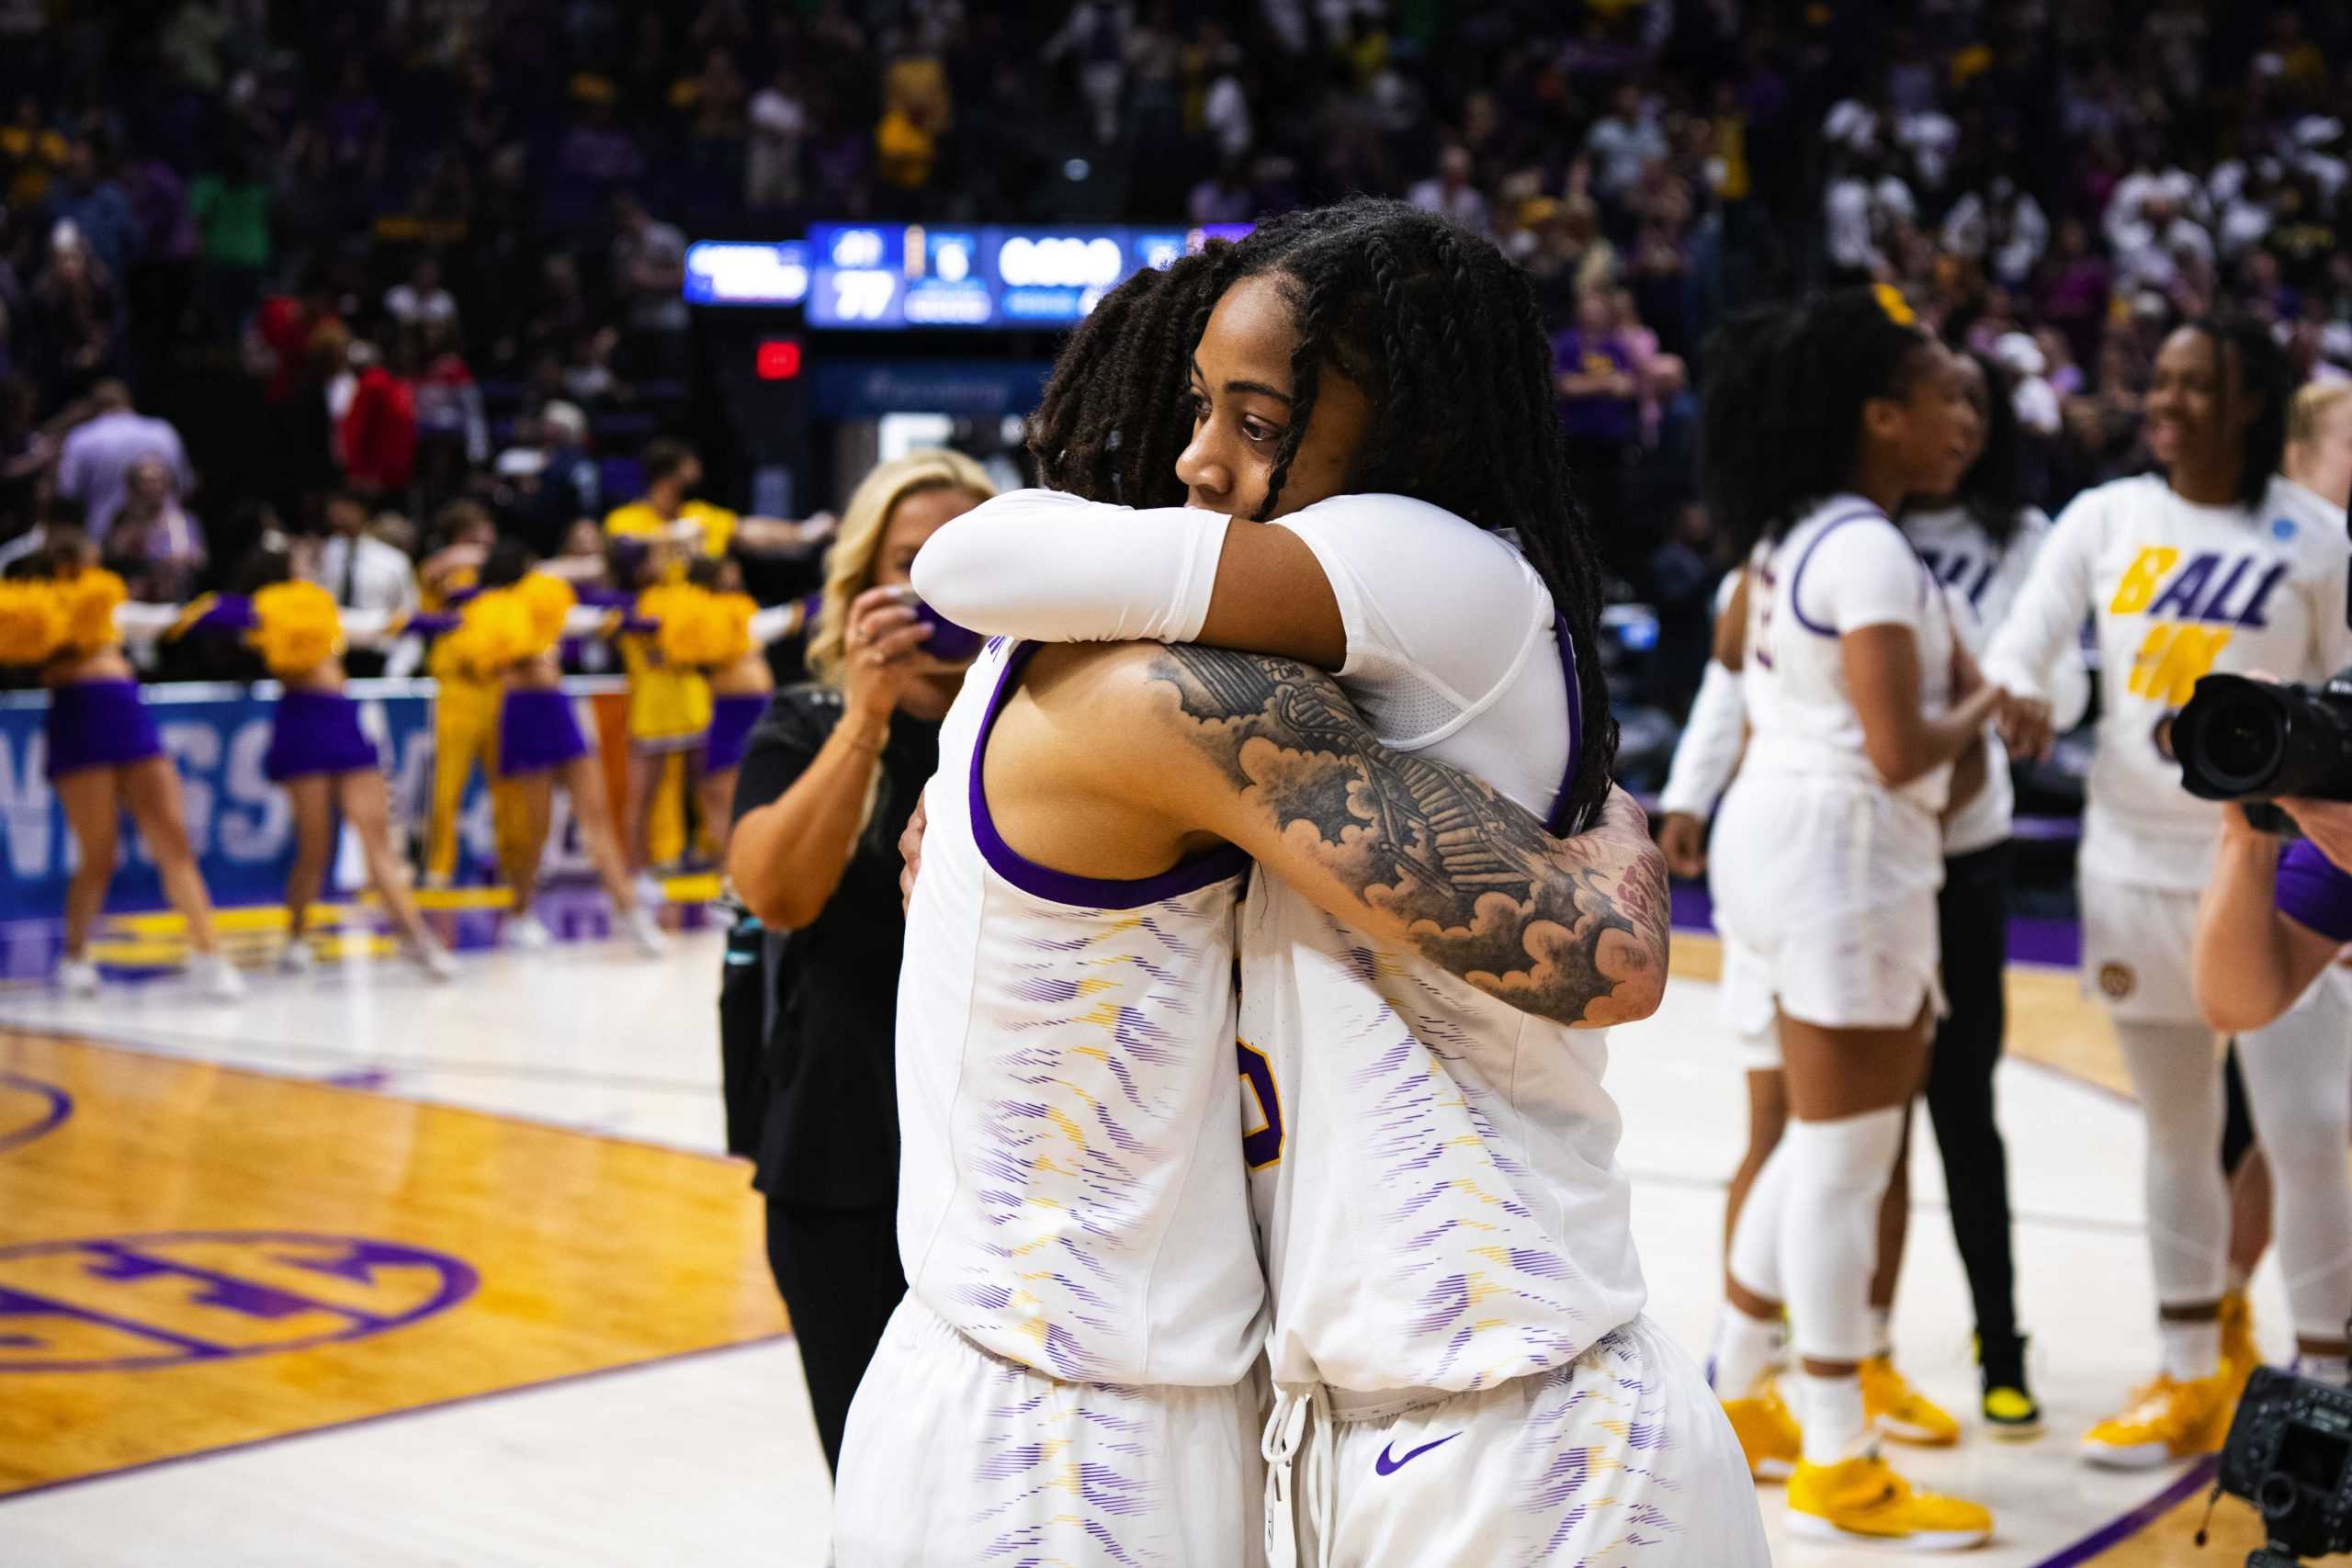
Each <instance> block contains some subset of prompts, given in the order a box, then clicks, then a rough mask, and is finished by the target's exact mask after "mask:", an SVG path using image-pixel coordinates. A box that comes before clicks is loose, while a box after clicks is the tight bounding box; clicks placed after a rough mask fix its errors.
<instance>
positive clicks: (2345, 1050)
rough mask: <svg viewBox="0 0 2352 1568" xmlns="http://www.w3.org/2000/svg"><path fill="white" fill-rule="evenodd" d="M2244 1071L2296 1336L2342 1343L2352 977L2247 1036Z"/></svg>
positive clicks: (2350, 1211)
mask: <svg viewBox="0 0 2352 1568" xmlns="http://www.w3.org/2000/svg"><path fill="white" fill-rule="evenodd" d="M2238 1066H2239V1068H2240V1069H2241V1070H2242V1071H2243V1072H2244V1073H2245V1094H2246V1100H2247V1101H2248V1109H2249V1110H2251V1111H2252V1112H2253V1114H2254V1132H2255V1136H2256V1137H2257V1138H2259V1139H2261V1140H2262V1152H2263V1154H2264V1155H2265V1156H2267V1157H2268V1159H2269V1161H2270V1184H2271V1190H2272V1191H2273V1192H2274V1193H2276V1194H2277V1196H2276V1198H2275V1199H2274V1200H2273V1201H2274V1202H2275V1203H2276V1204H2277V1208H2278V1266H2279V1268H2280V1269H2282V1270H2284V1271H2285V1273H2286V1276H2287V1304H2288V1306H2289V1307H2290V1309H2291V1310H2292V1311H2293V1313H2294V1315H2295V1332H2296V1334H2297V1335H2299V1336H2301V1337H2303V1338H2305V1339H2337V1338H2341V1337H2343V1334H2344V1319H2345V1317H2346V1314H2352V1179H2347V1173H2346V1150H2347V1148H2352V1132H2347V1126H2346V1122H2347V1119H2352V1096H2347V1095H2346V1093H2345V1090H2344V1086H2345V1083H2346V1078H2347V1076H2352V976H2347V975H2346V974H2345V973H2344V972H2343V971H2342V970H2340V969H2337V968H2335V967H2333V966H2331V967H2330V968H2329V969H2327V970H2326V971H2325V972H2324V974H2322V975H2321V976H2320V977H2319V979H2318V980H2317V981H2316V982H2314V983H2313V984H2312V988H2311V991H2310V992H2309V994H2307V995H2306V996H2304V998H2302V999H2301V1001H2299V1002H2297V1003H2296V1004H2295V1005H2294V1006H2293V1007H2291V1008H2289V1009H2288V1010H2287V1011H2286V1012H2285V1013H2284V1014H2282V1015H2281V1016H2280V1017H2279V1018H2278V1019H2277V1020H2276V1021H2272V1022H2270V1023H2268V1024H2266V1025H2264V1026H2263V1027H2262V1028H2260V1029H2257V1030H2254V1031H2252V1032H2249V1033H2245V1034H2241V1035H2239V1036H2238Z"/></svg>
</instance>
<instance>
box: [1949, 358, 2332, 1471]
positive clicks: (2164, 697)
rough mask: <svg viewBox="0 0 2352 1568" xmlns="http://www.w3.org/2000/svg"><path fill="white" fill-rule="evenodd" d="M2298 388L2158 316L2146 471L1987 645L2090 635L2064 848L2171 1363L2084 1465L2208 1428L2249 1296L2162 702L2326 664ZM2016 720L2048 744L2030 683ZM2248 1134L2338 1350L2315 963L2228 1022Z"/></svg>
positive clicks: (2169, 1445) (2269, 362)
mask: <svg viewBox="0 0 2352 1568" xmlns="http://www.w3.org/2000/svg"><path fill="white" fill-rule="evenodd" d="M2290 392H2291V387H2290V382H2289V378H2288V369H2287V365H2286V360H2285V357H2284V355H2283V354H2282V353H2281V351H2280V349H2279V347H2278V344H2277V342H2276V341H2275V340H2274V339H2273V338H2272V337H2271V335H2270V332H2269V329H2268V328H2267V326H2265V325H2263V324H2262V323H2261V322H2259V321H2254V320H2252V319H2250V318H2243V317H2233V316H2221V317H2214V318H2209V319H2207V320H2205V321H2196V322H2192V323H2190V324H2188V325H2187V326H2184V327H2181V328H2180V329H2178V330H2177V331H2176V332H2175V333H2173V334H2172V335H2171V336H2170V337H2168V338H2166V339H2165V343H2164V346H2163V348H2162V350H2161V351H2160V352H2159V353H2158V354H2157V355H2156V362H2155V371H2154V379H2153V380H2152V382H2151V383H2150V386H2149V389H2148V396H2147V401H2146V410H2145V412H2146V417H2147V444H2148V451H2149V453H2150V455H2151V456H2152V457H2154V459H2155V462H2156V464H2157V466H2158V468H2160V470H2161V471H2160V472H2158V473H2152V474H2143V475H2141V476H2139V477H2138V478H2135V479H2118V480H2115V481H2114V482H2112V483H2109V484H2105V485H2101V486H2099V487H2098V489H2096V490H2091V491H2086V492H2084V493H2083V494H2082V495H2080V496H2077V497H2076V498H2075V501H2074V502H2073V503H2072V504H2070V505H2069V506H2068V507H2067V508H2066V511H2065V513H2064V515H2063V516H2062V517H2060V518H2059V520H2058V525H2057V527H2056V529H2055V530H2054V531H2053V532H2052V536H2051V539H2050V543H2049V544H2048V546H2047V547H2044V549H2043V550H2042V552H2041V558H2040V559H2039V560H2037V561H2036V562H2035V563H2034V569H2033V571H2032V574H2031V575H2030V577H2029V578H2028V579H2027V581H2026V585H2025V587H2024V588H2023V589H2022V590H2020V591H2019V592H2018V599H2017V603H2016V604H2015V606H2014V607H2013V608H2012V609H2011V611H2010V614H2009V618H2008V620H2007V622H2006V623H2005V624H2004V625H2003V626H2002V628H2001V631H2000V634H1999V635H1998V636H1997V637H1995V639H1994V641H1993V646H1992V649H1991V650H1990V651H1989V652H1988V653H1987V654H1986V655H1985V669H1986V671H1987V672H1988V674H1989V675H1990V676H1991V678H1993V679H1995V680H1997V681H1999V682H2002V683H2003V684H2004V685H2006V686H2008V687H2009V688H2010V689H2011V690H2013V691H2015V692H2017V693H2018V694H2022V695H2027V696H2038V695H2040V694H2041V693H2042V691H2043V687H2042V684H2041V678H2042V676H2043V674H2044V672H2045V671H2047V670H2048V669H2049V668H2050V666H2051V664H2052V662H2053V661H2054V660H2057V659H2058V658H2060V657H2061V655H2062V654H2064V652H2065V650H2066V649H2067V648H2068V647H2069V645H2070V644H2071V643H2072V642H2073V640H2074V638H2075V635H2076V632H2077V629H2078V628H2079V627H2080V626H2081V625H2082V621H2083V617H2084V616H2085V615H2086V614H2087V615H2091V616H2092V617H2093V619H2094V620H2095V621H2096V623H2097V626H2098V639H2099V651H2100V676H2099V678H2100V691H2099V699H2100V716H2099V724H2098V755H2097V757H2096V759H2095V761H2093V763H2092V766H2091V774H2090V789H2089V800H2088V805H2087V807H2086V810H2085V813H2084V830H2083V846H2082V858H2081V884H2082V887H2081V905H2082V921H2083V976H2084V980H2085V983H2086V987H2089V986H2096V987H2098V994H2099V997H2100V999H2101V1000H2102V1001H2104V1002H2105V1004H2106V1006H2107V1010H2108V1015H2109V1019H2110V1020H2112V1021H2113V1022H2114V1025H2115V1034H2116V1039H2117V1042H2118V1043H2120V1045H2121V1047H2122V1050H2123V1058H2124V1063H2125V1065H2126V1066H2127V1067H2129V1069H2130V1070H2131V1082H2132V1087H2133V1089H2135V1091H2136V1092H2137V1094H2138V1097H2139V1100H2140V1104H2141V1106H2142V1108H2143V1111H2144V1112H2145V1114H2146V1116H2147V1119H2148V1139H2147V1171H2146V1181H2147V1210H2148V1241H2149V1248H2150V1252H2151V1254H2152V1258H2151V1261H2152V1263H2153V1265H2154V1275H2155V1286H2156V1302H2157V1331H2158V1337H2159V1338H2160V1340H2161V1342H2162V1346H2163V1367H2162V1371H2160V1372H2159V1373H2158V1375H2157V1377H2156V1378H2155V1380H2154V1382H2150V1383H2149V1384H2148V1385H2147V1386H2145V1387H2144V1388H2143V1389H2141V1390H2139V1391H2138V1392H2137V1393H2134V1394H2133V1395H2132V1396H2131V1400H2130V1402H2129V1403H2128V1404H2126V1405H2125V1406H2124V1407H2123V1409H2122V1410H2120V1412H2118V1413H2117V1414H2116V1415H2115V1416H2113V1417H2111V1418H2109V1419H2108V1420H2105V1421H2102V1422H2100V1423H2099V1424H2098V1425H2097V1426H2096V1427H2092V1428H2091V1430H2090V1432H2089V1433H2088V1434H2087V1435H2086V1437H2085V1438H2084V1439H2083V1448H2084V1453H2085V1456H2086V1458H2088V1459H2089V1460H2091V1461H2093V1462H2095V1463H2099V1464H2107V1465H2117V1466H2131V1467H2136V1466H2142V1465H2156V1464H2163V1463H2165V1462H2167V1461H2171V1460H2174V1459H2177V1458H2181V1457H2184V1456H2187V1455H2190V1454H2197V1453H2203V1452H2209V1451H2211V1450H2214V1449H2217V1448H2219V1447H2220V1446H2221V1442H2222V1437H2223V1436H2224V1435H2225V1433H2226V1432H2227V1431H2228V1428H2229V1422H2230V1416H2231V1413H2232V1412H2233V1409H2234V1408H2235V1407H2236V1404H2237V1396H2238V1393H2239V1392H2240V1390H2241V1389H2243V1388H2244V1386H2245V1379H2246V1377H2247V1375H2248V1374H2249V1373H2250V1372H2251V1371H2253V1366H2254V1362H2255V1359H2256V1352H2255V1349H2254V1345H2253V1337H2252V1335H2251V1333H2250V1332H2248V1331H2247V1330H2246V1328H2245V1303H2244V1299H2243V1297H2240V1296H2231V1297H2229V1298H2228V1299H2227V1301H2226V1302H2225V1299H2224V1289H2225V1286H2226V1285H2227V1283H2228V1280H2227V1275H2226V1269H2227V1258H2226V1251H2227V1237H2228V1230H2229V1191H2228V1188H2227V1185H2226V1183H2225V1180H2224V1179H2223V1177H2222V1172H2221V1171H2220V1169H2219V1168H2217V1166H2216V1164H2215V1162H2214V1159H2213V1150H2214V1149H2215V1148H2216V1147H2218V1146H2219V1145H2220V1144H2221V1141H2222V1074H2221V1070H2220V1066H2219V1065H2218V1059H2217V1058H2218V1055H2219V1053H2218V1049H2217V1046H2216V1043H2215V1040H2214V1037H2213V1033H2212V1032H2211V1030H2210V1029H2209V1028H2207V1027H2206V1024H2205V1022H2204V1021H2203V1020H2202V1018H2200V1017H2199V1012H2198V1009H2197V1000H2196V998H2195V996H2194V995H2193V994H2192V992H2191V987H2190V974H2191V949H2192V932H2193V930H2194V923H2195V918H2196V912H2197V897H2198V893H2199V889H2200V888H2201V887H2203V886H2205V884H2206V883H2207V881H2208V880H2209V878H2210V877H2211V872H2212V867H2213V863H2214V854H2215V850H2216V847H2217V844H2218V843H2219V840H2220V837H2221V832H2222V809H2221V807H2217V806H2215V805H2213V804H2212V803H2211V802H2209V801H2203V800H2199V799H2197V798H2196V797H2194V796H2192V795H2189V794H2188V793H2187V792H2186V791H2185V790H2183V789H2182V788H2181V784H2180V768H2179V764H2178V763H2177V761H2174V759H2173V756H2172V751H2171V745H2170V740H2171V725H2172V717H2173V715H2174V714H2175V713H2177V711H2178V710H2179V708H2180V706H2181V705H2183V704H2184V703H2186V702H2187V701H2188V697H2189V694H2190V693H2191V692H2192V691H2194V690H2195V688H2196V684H2197V682H2198V680H2199V678H2200V677H2202V676H2204V675H2207V674H2211V673H2214V672H2229V673H2238V674H2244V673H2246V672H2248V671H2254V670H2256V669H2261V670H2266V671H2269V672H2270V673H2271V674H2273V675H2276V676H2278V677H2279V678H2281V679H2287V680H2316V679H2321V678H2324V676H2326V675H2327V674H2329V673H2331V672H2332V671H2335V670H2336V669H2339V668H2341V667H2342V666H2343V665H2344V664H2346V662H2347V661H2352V631H2347V629H2346V625H2345V590H2346V560H2345V521H2344V513H2343V512H2342V511H2341V510H2340V509H2338V508H2336V507H2333V506H2330V505H2329V504H2328V503H2327V502H2324V501H2323V500H2321V499H2320V498H2319V497H2318V496H2316V495H2314V494H2312V492H2311V491H2307V490H2305V489H2303V488H2301V486H2299V485H2295V484H2292V483H2290V482H2288V481H2286V480H2284V479H2278V478H2276V477H2275V475H2276V473H2277V470H2278V464H2279V460H2280V457H2281V455H2282V448H2283V446H2284V444H2285V438H2286V430H2287V406H2288V400H2289V397H2290ZM2019 717H2020V718H2021V719H2022V720H2023V721H2024V722H2022V723H2020V724H2019V725H2018V726H2017V727H2016V728H2017V732H2016V733H2015V734H2014V735H2012V737H2011V740H2012V743H2013V745H2014V746H2015V747H2016V748H2017V749H2018V750H2023V751H2026V752H2033V751H2036V750H2041V749H2043V748H2046V746H2047V744H2048V739H2049V724H2048V721H2047V716H2046V714H2043V713H2041V712H2038V711H2036V710H2035V708H2034V707H2033V706H2032V705H2027V706H2025V707H2024V708H2021V709H2020V712H2019ZM2238 1061H2239V1066H2240V1067H2241V1069H2242V1070H2243V1073H2244V1076H2245V1086H2246V1093H2247V1098H2248V1100H2250V1102H2251V1110H2252V1111H2253V1116H2254V1127H2255V1134H2256V1137H2258V1138H2259V1139H2260V1140H2261V1143H2262V1145H2263V1149H2264V1152H2265V1154H2266V1156H2267V1158H2268V1160H2269V1163H2270V1167H2271V1171H2272V1183H2273V1187H2274V1189H2275V1190H2276V1193H2277V1203H2278V1237H2277V1240H2278V1255H2279V1261H2280V1263H2281V1264H2282V1265H2283V1266H2284V1268H2285V1269H2286V1274H2287V1280H2288V1291H2289V1297H2290V1304H2291V1305H2292V1308H2293V1311H2294V1315H2295V1331H2296V1337H2297V1339H2298V1341H2299V1342H2300V1343H2301V1346H2302V1348H2303V1350H2304V1352H2305V1353H2306V1354H2307V1355H2312V1356H2333V1357H2335V1358H2341V1357H2342V1355H2343V1353H2344V1341H2343V1332H2344V1314H2345V1308H2346V1303H2347V1301H2352V1182H2347V1180H2346V1138H2347V1129H2346V1122H2347V1120H2352V1105H2347V1103H2346V1101H2347V1096H2346V1093H2345V1087H2344V1086H2345V1084H2346V1078H2347V1075H2352V1010H2346V1005H2345V998H2343V996H2342V995H2341V994H2340V993H2339V992H2338V990H2337V989H2336V988H2335V987H2334V986H2332V985H2324V986H2321V987H2316V988H2314V989H2313V990H2312V992H2311V994H2310V995H2309V996H2308V997H2307V998H2305V999H2304V1001H2303V1002H2302V1003H2301V1006H2299V1007H2298V1008H2297V1009H2296V1010H2293V1011H2291V1012H2290V1013H2288V1014H2287V1016H2285V1017H2284V1018H2281V1019H2279V1020H2278V1021H2277V1022H2276V1023H2273V1024H2271V1025H2270V1026H2268V1027H2267V1028H2265V1029H2261V1030H2256V1031H2253V1032H2247V1033H2245V1034H2242V1035H2240V1036H2239V1038H2238Z"/></svg>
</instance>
